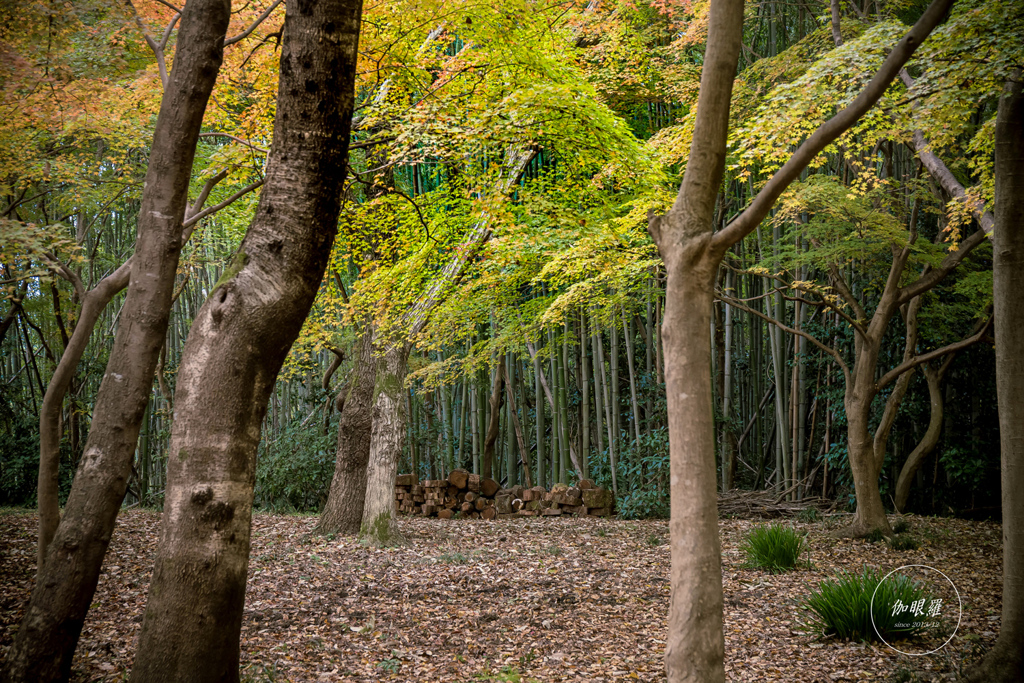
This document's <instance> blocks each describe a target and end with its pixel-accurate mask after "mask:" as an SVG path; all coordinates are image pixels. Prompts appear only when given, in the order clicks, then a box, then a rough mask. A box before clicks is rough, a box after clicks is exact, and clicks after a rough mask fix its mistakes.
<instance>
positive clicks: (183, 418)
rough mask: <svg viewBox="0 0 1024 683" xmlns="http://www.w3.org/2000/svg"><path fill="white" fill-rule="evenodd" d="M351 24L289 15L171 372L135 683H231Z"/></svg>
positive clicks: (334, 195)
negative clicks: (224, 255)
mask: <svg viewBox="0 0 1024 683" xmlns="http://www.w3.org/2000/svg"><path fill="white" fill-rule="evenodd" d="M360 13H361V1H360V0H325V1H323V2H319V3H308V4H303V3H298V4H296V5H289V6H288V8H287V13H286V15H285V25H284V29H283V37H282V48H281V71H280V72H281V77H280V83H279V86H278V99H277V114H276V118H275V123H274V142H273V146H272V148H271V152H270V156H269V163H268V166H267V180H266V184H265V185H264V189H263V193H262V195H261V197H260V202H259V205H258V207H257V209H256V216H255V218H254V219H253V222H252V224H251V225H250V227H249V230H248V232H247V233H246V236H245V238H244V239H243V241H242V244H241V246H240V247H239V250H238V252H237V253H236V254H235V257H234V258H233V260H232V262H231V264H230V266H229V267H228V269H227V270H226V271H225V273H224V276H222V278H221V280H220V282H218V284H217V285H216V286H215V287H214V289H213V292H212V293H211V295H210V298H209V299H207V301H206V303H205V304H203V307H202V308H201V309H200V311H199V314H198V315H197V317H196V321H195V322H194V323H193V325H192V329H191V331H190V333H189V336H188V342H187V343H186V345H185V350H184V353H183V357H182V362H181V366H180V369H179V371H178V382H177V391H176V395H175V420H174V424H173V427H172V431H171V441H170V448H169V453H168V471H167V478H168V483H167V492H166V502H165V504H164V515H163V526H162V532H161V538H160V547H159V550H158V552H157V558H156V565H155V568H154V572H153V580H152V584H151V586H150V591H149V603H148V605H147V607H146V614H145V619H144V621H143V624H142V632H141V634H140V636H139V646H138V650H137V656H136V660H135V667H134V669H133V671H132V680H133V681H182V682H185V681H188V682H198V681H237V680H238V655H239V633H240V631H241V624H242V608H243V604H244V600H245V583H246V571H247V568H248V563H249V539H250V530H251V529H250V527H251V525H250V522H251V516H252V500H253V484H254V482H255V469H256V448H257V446H258V444H259V441H260V429H261V425H262V423H263V420H264V417H265V416H266V411H267V402H268V400H269V398H270V395H271V393H272V392H273V389H274V384H275V382H276V380H277V374H278V371H279V370H280V368H281V365H282V364H283V363H284V359H285V357H286V356H287V354H288V351H289V349H290V348H291V345H292V342H294V340H295V338H296V337H297V336H298V333H299V330H300V329H301V327H302V323H303V321H304V320H305V317H306V314H307V313H308V311H309V309H310V307H311V306H312V304H313V299H314V297H315V296H316V293H317V290H318V289H319V287H320V282H321V280H322V278H323V273H324V270H325V268H326V266H327V262H328V259H329V257H330V252H331V247H332V245H333V243H334V235H335V233H336V232H337V222H338V213H339V210H340V206H341V193H342V182H343V181H344V178H345V160H346V156H347V150H348V134H349V124H350V121H351V116H352V106H353V99H354V94H353V85H354V80H355V64H356V47H357V41H358V35H359V20H360Z"/></svg>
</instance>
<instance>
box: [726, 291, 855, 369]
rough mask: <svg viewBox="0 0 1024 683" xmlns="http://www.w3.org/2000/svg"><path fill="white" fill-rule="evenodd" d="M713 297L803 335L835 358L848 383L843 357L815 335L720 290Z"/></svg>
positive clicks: (781, 327) (792, 332) (787, 330)
mask: <svg viewBox="0 0 1024 683" xmlns="http://www.w3.org/2000/svg"><path fill="white" fill-rule="evenodd" d="M715 297H716V298H717V299H718V300H719V301H724V302H725V303H727V304H729V305H730V306H735V307H736V308H738V309H740V310H741V311H746V312H747V313H752V314H753V315H756V316H757V317H758V318H761V319H762V320H765V321H766V322H769V323H771V324H772V325H775V326H776V327H778V328H779V329H780V330H782V331H784V332H789V333H790V334H795V335H799V336H801V337H803V338H804V339H806V340H808V341H809V342H811V343H812V344H814V345H815V346H817V347H818V348H819V349H821V350H822V351H824V352H825V353H827V354H828V355H830V356H832V357H833V358H834V359H835V361H836V363H838V364H839V367H840V368H842V370H843V375H844V376H845V377H846V383H847V384H849V383H850V368H848V367H847V366H846V362H845V361H844V360H843V357H842V356H840V355H839V352H838V351H836V350H835V349H833V348H832V347H830V346H826V345H825V344H822V343H821V342H820V341H818V339H817V338H816V337H814V336H813V335H810V334H808V333H806V332H804V331H803V330H797V329H795V328H792V327H789V326H788V325H785V324H783V323H782V322H780V321H778V320H776V319H775V318H771V317H769V316H767V315H765V314H764V313H762V312H761V311H758V310H755V309H753V308H750V307H748V306H744V305H743V304H741V303H740V302H739V301H737V300H736V299H733V298H732V297H728V296H726V295H724V294H722V293H721V292H715Z"/></svg>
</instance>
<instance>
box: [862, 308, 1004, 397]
mask: <svg viewBox="0 0 1024 683" xmlns="http://www.w3.org/2000/svg"><path fill="white" fill-rule="evenodd" d="M991 324H992V318H991V317H989V319H988V321H987V322H986V323H985V324H984V325H982V326H981V329H980V330H979V331H978V332H977V333H976V334H973V335H971V336H970V337H967V338H966V339H961V340H960V341H958V342H954V343H953V344H947V345H945V346H943V347H941V348H938V349H935V350H934V351H929V352H928V353H923V354H921V355H920V356H915V357H914V358H911V359H910V360H908V361H905V362H903V363H900V364H899V365H897V366H896V367H894V368H893V369H892V370H890V371H889V372H887V373H885V374H884V375H882V377H881V379H879V380H878V381H877V382H875V391H880V390H882V389H884V388H885V387H886V386H887V385H888V384H889V383H890V382H892V381H893V380H894V379H896V378H897V377H899V376H900V375H902V374H903V373H904V372H906V371H908V370H911V369H913V368H916V367H917V366H918V365H921V364H922V363H927V362H929V361H931V360H934V359H936V358H939V357H941V356H944V355H946V354H947V353H953V352H954V351H960V350H961V349H966V348H967V347H968V346H972V345H974V344H977V343H978V342H980V341H981V340H982V339H984V338H985V333H986V332H988V328H989V326H990V325H991Z"/></svg>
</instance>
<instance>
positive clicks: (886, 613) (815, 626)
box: [801, 567, 928, 643]
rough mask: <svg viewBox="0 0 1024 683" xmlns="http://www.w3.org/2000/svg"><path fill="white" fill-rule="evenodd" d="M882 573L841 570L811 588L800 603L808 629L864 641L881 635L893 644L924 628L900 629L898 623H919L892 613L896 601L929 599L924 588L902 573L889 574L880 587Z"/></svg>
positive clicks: (865, 570)
mask: <svg viewBox="0 0 1024 683" xmlns="http://www.w3.org/2000/svg"><path fill="white" fill-rule="evenodd" d="M883 576H884V575H882V574H880V573H879V572H878V571H876V570H874V569H870V568H868V567H865V568H864V569H863V570H861V572H860V573H859V574H858V573H854V572H847V571H843V570H840V571H839V572H838V573H837V574H836V576H835V578H832V579H825V580H823V581H822V582H821V583H820V584H818V588H817V590H811V593H810V595H808V596H807V597H806V598H804V600H803V601H802V602H801V607H802V608H803V609H805V610H807V611H808V612H809V613H810V617H809V620H808V621H807V622H805V624H804V628H805V630H806V631H809V632H811V633H816V634H818V635H820V636H826V637H827V636H835V637H837V638H839V639H840V640H854V641H862V642H863V641H871V640H878V636H879V635H881V636H882V637H883V638H884V639H885V640H886V641H887V642H890V643H891V642H894V641H897V640H901V639H903V638H909V637H912V636H915V635H918V634H919V633H921V631H922V629H921V628H919V627H916V626H912V627H910V628H902V627H901V628H897V626H896V624H897V623H917V622H915V621H910V622H907V617H906V616H905V615H902V614H897V615H893V614H892V611H893V610H892V609H891V607H892V605H895V604H896V601H897V600H899V601H901V602H902V603H903V604H904V605H910V604H912V603H914V602H916V601H918V600H921V599H927V597H928V596H927V595H926V594H925V592H924V590H923V588H922V587H921V585H920V584H919V583H917V582H915V581H913V580H912V579H910V578H909V577H906V576H900V575H893V576H890V577H889V579H888V580H887V581H885V583H882V584H881V586H879V583H880V582H881V580H882V578H883ZM875 589H877V593H876V590H875ZM872 595H874V599H875V604H874V617H875V623H874V627H872V625H871V614H872V609H871V598H872ZM876 628H877V632H876V630H875V629H876Z"/></svg>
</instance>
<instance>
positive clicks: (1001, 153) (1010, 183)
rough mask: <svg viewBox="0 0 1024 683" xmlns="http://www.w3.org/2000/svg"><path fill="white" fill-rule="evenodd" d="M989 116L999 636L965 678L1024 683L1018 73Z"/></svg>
mask: <svg viewBox="0 0 1024 683" xmlns="http://www.w3.org/2000/svg"><path fill="white" fill-rule="evenodd" d="M1013 79H1014V80H1012V81H1011V82H1009V83H1008V84H1007V86H1006V89H1005V90H1004V91H1003V96H1002V98H1001V99H1000V100H999V113H998V115H997V117H996V136H995V138H996V163H995V175H996V208H995V224H996V225H995V235H994V242H995V245H994V246H995V249H994V250H993V251H994V259H993V286H992V290H993V295H994V297H995V302H994V305H995V319H996V331H995V336H996V392H997V395H998V398H999V446H1000V449H1001V455H1000V458H1001V461H1002V482H1001V484H1002V490H1003V494H1002V498H1003V612H1002V623H1001V624H1000V627H999V638H998V639H997V640H996V644H995V645H994V646H993V647H992V650H991V651H990V652H989V653H988V655H986V657H985V659H984V660H983V661H982V663H981V665H980V666H979V667H978V669H977V670H975V671H973V672H971V675H970V677H969V680H971V681H974V682H976V683H982V682H984V683H1010V681H1021V680H1024V648H1022V647H1021V643H1024V495H1022V494H1021V491H1024V299H1022V298H1021V296H1020V293H1021V290H1022V288H1024V97H1022V96H1021V72H1020V70H1017V71H1015V72H1014V74H1013Z"/></svg>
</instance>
